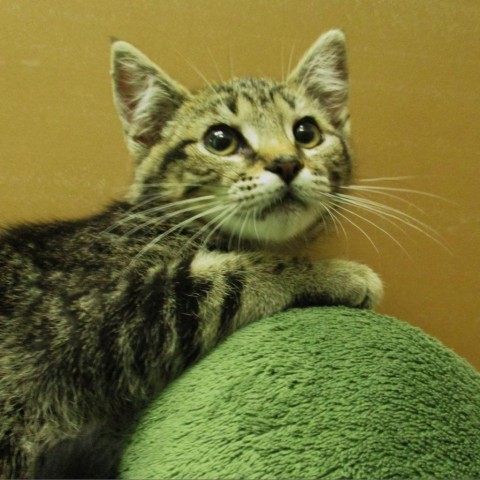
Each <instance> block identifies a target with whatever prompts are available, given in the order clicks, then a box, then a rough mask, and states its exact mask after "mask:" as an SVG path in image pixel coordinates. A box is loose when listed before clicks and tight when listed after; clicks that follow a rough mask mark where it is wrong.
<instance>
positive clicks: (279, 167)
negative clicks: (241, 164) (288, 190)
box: [265, 156, 303, 185]
mask: <svg viewBox="0 0 480 480" xmlns="http://www.w3.org/2000/svg"><path fill="white" fill-rule="evenodd" d="M302 168H303V165H302V163H301V162H300V160H299V159H298V158H297V157H294V156H285V157H277V158H275V159H274V160H273V161H272V163H270V165H267V166H266V167H265V170H268V171H269V172H272V173H275V174H277V175H278V176H279V177H280V178H281V179H282V180H283V181H284V182H285V183H286V184H287V185H288V184H289V183H290V182H291V181H292V180H293V179H294V178H295V177H296V176H297V174H298V172H299V171H300V170H301V169H302Z"/></svg>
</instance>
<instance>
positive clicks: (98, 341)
mask: <svg viewBox="0 0 480 480" xmlns="http://www.w3.org/2000/svg"><path fill="white" fill-rule="evenodd" d="M112 74H113V89H114V99H115V104H116V107H117V109H118V112H119V115H120V120H121V123H122V126H123V131H124V134H125V139H126V143H127V146H128V149H129V151H130V153H131V156H132V157H133V159H134V161H135V162H136V172H135V178H134V181H133V185H132V186H131V188H130V190H129V193H128V196H127V198H126V199H125V200H124V201H121V202H116V203H113V204H112V205H110V206H109V207H108V208H106V209H105V210H104V211H103V212H102V213H100V214H98V215H95V216H92V217H90V218H86V219H83V220H74V221H59V222H52V223H47V224H37V225H24V226H17V227H14V228H11V229H9V230H8V231H6V232H5V233H4V234H3V236H2V237H0V417H1V419H0V476H1V477H22V478H24V477H31V476H39V477H92V478H93V477H107V476H114V475H115V463H116V461H117V456H118V455H119V452H120V446H121V443H119V442H117V441H115V440H114V439H115V438H117V437H118V435H120V437H119V438H121V433H122V432H124V431H126V429H127V428H128V426H129V425H130V422H131V420H132V418H134V416H135V413H136V412H138V410H139V409H140V408H142V407H143V406H145V405H146V403H147V402H148V401H149V400H150V399H151V398H152V396H153V395H155V394H156V393H157V392H158V391H159V390H160V389H161V388H162V387H163V386H164V385H165V384H166V383H167V382H168V381H169V380H171V379H172V378H174V377H176V376H178V375H179V374H180V373H181V372H182V371H183V370H184V369H185V368H186V367H187V366H189V365H191V364H192V363H193V362H195V361H196V360H197V359H199V358H200V357H202V356H203V355H205V354H206V353H207V352H209V351H210V350H211V349H212V348H213V347H214V346H215V345H216V344H217V343H218V342H219V341H220V340H222V339H223V338H225V337H226V336H227V335H229V334H231V333H232V332H234V331H235V330H236V329H238V328H240V327H242V326H244V325H246V324H248V323H250V322H253V321H255V320H258V319H261V318H262V317H265V316H267V315H271V314H273V313H275V312H278V311H281V310H284V309H286V308H289V307H293V306H306V305H347V306H351V307H359V308H371V307H373V306H374V305H375V304H376V303H377V302H378V301H379V299H380V297H381V293H382V284H381V282H380V280H379V278H378V277H377V275H376V274H375V273H373V272H372V271H371V270H370V269H369V268H368V267H366V266H363V265H359V264H357V263H353V262H349V261H344V260H323V261H316V262H312V261H310V260H308V259H306V258H302V257H300V256H297V255H296V254H295V252H296V250H297V251H298V244H299V242H304V241H305V239H309V240H311V239H313V238H315V237H316V236H318V235H319V234H320V233H321V232H322V231H323V230H324V228H325V224H326V223H328V222H329V219H330V218H331V217H332V212H334V210H335V207H336V203H337V200H336V195H337V193H339V192H340V191H341V188H342V186H345V185H347V184H348V183H349V181H350V179H351V176H352V161H351V157H350V148H349V143H348V142H349V131H348V125H349V122H348V109H347V97H348V78H347V66H346V54H345V41H344V36H343V34H342V33H341V32H340V31H337V30H333V31H330V32H327V33H326V34H324V35H323V36H321V37H320V38H319V39H318V41H317V42H316V43H315V44H314V45H313V47H312V48H311V49H310V50H309V51H308V52H307V53H306V54H305V56H304V57H303V58H302V60H301V61H300V63H299V64H298V66H297V67H296V68H295V69H294V70H293V72H292V73H291V74H290V75H289V77H288V78H287V80H286V81H284V82H282V83H277V82H274V81H272V80H267V79H261V78H242V79H233V80H231V81H230V82H228V83H225V84H221V85H209V86H207V87H205V88H203V89H201V90H199V91H197V92H190V91H188V90H187V89H185V88H184V87H182V86H181V85H179V84H178V83H176V82H175V81H174V80H172V79H171V78H170V77H169V76H167V75H166V74H165V73H164V72H163V71H162V70H160V69H159V68H158V67H157V66H155V65H154V64H153V63H152V62H151V61H150V60H149V59H148V58H147V57H146V56H145V55H143V54H142V53H141V52H139V51H138V50H136V49H135V48H134V47H132V46H131V45H129V44H128V43H126V42H123V41H115V42H114V43H113V46H112ZM109 435H112V436H111V437H110V436H109ZM107 446H108V447H109V448H107ZM95 449H96V450H95ZM95 458H96V459H97V461H96V462H95V461H94V459H95ZM88 468H90V470H88Z"/></svg>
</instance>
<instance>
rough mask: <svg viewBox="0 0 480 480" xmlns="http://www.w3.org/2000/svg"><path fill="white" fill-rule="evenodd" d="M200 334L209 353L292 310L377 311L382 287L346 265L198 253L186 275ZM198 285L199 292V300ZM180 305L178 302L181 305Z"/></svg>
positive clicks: (356, 267) (354, 265)
mask: <svg viewBox="0 0 480 480" xmlns="http://www.w3.org/2000/svg"><path fill="white" fill-rule="evenodd" d="M185 275H186V277H189V281H187V282H185V285H190V287H191V290H192V291H191V292H189V294H190V295H193V297H192V298H196V301H195V302H194V305H195V308H196V311H195V312H192V313H193V314H194V316H197V317H198V318H199V321H200V322H201V321H202V319H204V321H203V325H200V327H199V331H200V335H202V340H203V342H202V343H203V346H204V348H205V349H207V350H208V348H209V347H211V346H212V344H213V343H214V339H218V338H222V337H224V336H226V335H227V334H228V333H230V332H232V331H234V330H236V329H237V328H239V327H241V326H243V325H245V324H247V323H249V322H252V321H254V320H257V319H260V318H262V317H265V316H268V315H271V314H273V313H276V312H279V311H281V310H284V309H285V308H288V307H293V306H307V305H345V306H350V307H358V308H371V307H373V306H375V305H376V304H377V303H378V302H379V300H380V298H381V296H382V290H383V289H382V283H381V281H380V279H379V277H378V276H377V275H376V274H375V273H374V272H373V271H372V270H371V269H370V268H369V267H366V266H364V265H360V264H358V263H354V262H349V261H344V260H324V261H317V262H311V261H309V260H306V259H297V258H290V259H288V258H281V257H275V256H269V255H265V254H257V253H241V252H240V253H218V252H199V253H198V254H197V255H196V256H195V258H194V259H193V261H192V262H191V264H190V268H189V269H188V270H187V271H186V272H185ZM195 285H199V286H201V290H202V292H201V294H198V293H196V292H195V291H194V290H195V287H194V286H195ZM177 301H178V300H177Z"/></svg>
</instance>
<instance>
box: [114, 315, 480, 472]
mask: <svg viewBox="0 0 480 480" xmlns="http://www.w3.org/2000/svg"><path fill="white" fill-rule="evenodd" d="M122 477H123V478H165V479H166V478H168V479H193V478H205V479H214V478H215V479H220V478H221V479H230V478H246V479H260V478H262V479H263V478H284V479H285V478H305V479H307V478H308V479H313V478H315V479H316V478H392V477H398V478H419V477H421V478H472V479H473V478H477V479H478V478H480V375H479V374H478V373H477V372H476V371H475V370H474V369H473V368H472V367H471V366H469V365H468V364H467V363H466V362H465V361H463V360H462V359H460V358H459V357H458V356H456V355H455V354H454V353H452V352H451V351H450V350H448V349H447V348H446V347H444V346H443V345H441V344H440V343H439V342H438V341H436V340H434V339H432V338H430V337H429V336H427V335H426V334H424V333H423V332H421V331H420V330H418V329H416V328H413V327H411V326H409V325H407V324H406V323H403V322H400V321H398V320H396V319H393V318H390V317H386V316H382V315H378V314H375V313H372V312H369V311H360V310H353V309H348V308H336V307H332V308H309V309H295V310H290V311H287V312H284V313H280V314H277V315H274V316H272V317H270V318H267V319H264V320H261V321H259V322H257V323H255V324H252V325H250V326H248V327H246V328H244V329H243V330H241V331H239V332H237V333H235V334H234V335H233V336H231V337H230V338H229V339H228V340H226V341H225V342H224V343H223V344H221V345H220V346H219V347H217V348H216V349H215V350H214V351H213V352H212V353H211V354H210V355H209V356H208V357H206V358H205V359H203V360H202V361H201V362H200V363H199V364H197V365H196V366H194V367H192V368H191V369H190V370H189V371H187V372H186V373H185V374H184V375H183V376H181V377H180V378H179V379H178V380H177V381H175V382H174V383H172V384H171V385H170V387H168V388H167V389H166V390H165V391H164V392H163V393H162V394H161V395H160V396H159V397H158V398H157V399H156V401H155V402H153V404H152V405H151V407H150V408H149V410H148V411H147V412H146V413H145V415H144V416H143V418H142V419H141V422H140V424H139V426H138V428H137V430H136V432H135V434H134V436H133V439H132V443H131V444H130V446H129V448H128V449H127V451H126V453H125V456H124V459H123V466H122Z"/></svg>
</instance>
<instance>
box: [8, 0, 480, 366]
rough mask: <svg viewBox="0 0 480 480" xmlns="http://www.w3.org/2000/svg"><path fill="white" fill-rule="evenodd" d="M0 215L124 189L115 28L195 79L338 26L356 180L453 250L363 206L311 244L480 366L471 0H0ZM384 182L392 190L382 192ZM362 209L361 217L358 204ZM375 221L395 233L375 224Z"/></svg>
mask: <svg viewBox="0 0 480 480" xmlns="http://www.w3.org/2000/svg"><path fill="white" fill-rule="evenodd" d="M0 25H1V28H0V92H1V100H0V223H2V224H10V223H13V222H16V221H19V220H35V219H48V218H58V217H75V216H80V215H84V214H87V213H92V212H95V211H97V210H98V209H99V208H101V206H102V205H104V204H105V203H106V202H107V201H109V200H110V199H112V198H118V197H119V196H120V195H121V194H122V191H123V190H124V188H125V186H126V185H127V184H128V182H129V179H130V175H131V165H130V162H129V160H128V157H127V153H126V149H125V147H124V144H123V140H122V135H121V131H120V125H119V122H118V120H117V117H116V113H115V111H114V108H113V105H112V102H111V93H110V80H109V74H108V68H109V67H108V64H109V39H108V38H109V36H110V35H113V36H116V37H119V38H122V39H126V40H129V41H131V42H132V43H134V44H135V45H136V46H137V47H139V48H140V49H142V50H143V51H145V53H147V54H148V55H150V56H151V57H152V58H153V59H154V60H156V61H157V62H158V63H159V64H160V65H161V66H162V67H163V68H164V69H165V70H167V71H168V72H169V73H170V74H171V75H172V76H174V77H175V78H177V79H178V80H180V81H181V82H183V83H184V84H185V85H187V86H189V87H196V86H199V85H201V84H202V83H203V80H202V79H201V75H199V74H198V73H197V72H196V70H200V71H201V73H202V75H204V76H205V77H207V78H209V79H211V80H219V79H220V77H228V76H230V75H231V74H232V73H233V74H235V75H237V76H242V75H258V74H261V75H266V76H272V77H275V78H280V77H281V76H282V75H284V74H285V72H286V70H287V66H288V63H289V58H290V57H292V58H293V60H294V61H296V60H297V59H298V58H299V56H300V54H301V53H302V51H303V50H304V49H305V48H307V47H308V46H309V45H310V43H311V42H313V41H314V40H315V39H316V37H317V36H318V35H319V34H320V33H321V32H322V31H324V30H327V29H329V28H332V27H340V28H343V29H344V31H345V32H346V34H347V38H348V48H349V60H350V71H351V79H352V94H351V110H352V121H353V131H354V135H355V150H356V159H357V161H358V164H359V167H358V176H359V178H369V177H375V178H377V177H386V176H394V177H397V176H411V177H412V178H410V179H405V180H395V181H394V180H392V181H382V182H378V183H372V184H368V183H360V184H361V185H377V186H380V185H382V186H388V187H392V188H407V189H415V190H420V191H424V192H430V193H433V194H436V195H439V196H441V197H444V198H445V199H448V200H452V201H455V202H456V204H451V203H448V202H446V201H442V200H438V199H436V198H433V197H427V196H423V195H420V194H414V193H407V192H403V193H398V192H397V194H399V195H401V196H402V198H403V199H406V200H408V201H409V202H413V203H414V204H415V205H416V206H417V207H418V208H421V209H422V211H420V210H418V209H417V208H415V207H413V206H411V205H407V204H406V203H403V202H401V201H399V200H394V199H392V198H390V197H386V196H381V195H379V194H376V195H374V194H372V195H370V198H372V199H377V200H382V199H383V200H384V201H385V202H387V204H388V205H391V206H395V207H396V208H401V209H402V210H404V211H405V212H406V213H408V214H409V215H414V216H415V217H417V218H418V219H420V220H421V221H423V222H426V223H427V224H428V225H430V226H431V227H432V228H434V229H435V230H436V231H437V232H438V233H439V234H440V235H441V236H442V238H443V240H442V241H443V243H444V244H445V245H446V246H447V247H448V249H449V250H450V251H451V254H449V253H447V252H446V251H445V249H443V248H442V247H440V246H438V245H437V244H436V243H435V242H434V241H432V240H431V239H430V238H427V237H426V236H425V235H423V234H422V233H420V232H419V231H417V230H415V229H413V228H410V227H407V226H405V225H402V224H399V226H402V228H404V230H405V233H403V232H402V231H401V230H399V229H398V228H397V227H395V226H394V225H392V224H390V223H388V222H387V221H379V219H378V218H377V217H375V215H373V214H369V215H366V217H367V219H368V220H360V219H359V218H358V217H356V216H355V215H354V214H350V216H349V218H350V219H351V220H352V221H355V222H356V223H358V225H359V226H361V228H362V229H364V230H365V232H366V233H367V234H368V235H369V236H370V237H371V239H372V241H373V242H374V243H375V245H376V248H377V249H378V250H379V253H377V251H376V250H375V249H374V248H373V246H372V245H371V243H370V241H369V240H367V238H366V237H365V236H364V235H363V234H362V233H361V232H360V231H359V230H358V229H357V228H356V227H353V226H352V225H350V224H349V223H348V222H347V221H345V222H344V224H345V229H346V230H347V233H348V242H347V241H346V240H345V238H344V235H343V233H342V232H341V231H340V234H339V238H338V239H336V238H332V239H331V240H330V241H327V242H324V243H323V244H320V245H318V246H316V247H315V252H316V254H317V255H324V254H327V253H328V254H335V255H339V256H347V257H349V258H352V259H357V260H360V261H364V262H366V263H368V264H370V265H371V266H372V267H373V268H375V269H376V270H377V271H378V272H379V273H380V274H381V275H382V277H383V279H384V281H385V284H386V299H385V302H384V304H383V305H382V307H381V311H382V312H385V313H389V314H392V315H395V316H397V317H399V318H402V319H404V320H406V321H408V322H410V323H412V324H415V325H418V326H420V327H422V328H423V329H425V330H426V331H428V332H429V333H431V334H433V335H435V336H436V337H438V338H440V339H441V340H442V341H443V342H444V343H446V344H447V345H448V346H450V347H452V348H453V349H455V350H456V351H457V352H458V353H460V354H461V355H463V356H465V357H466V358H468V359H469V360H470V361H471V362H472V363H473V364H475V365H476V366H477V368H480V352H479V349H478V345H479V336H480V312H479V308H478V307H479V303H480V302H479V296H480V292H479V291H478V271H479V270H480V268H479V267H480V212H479V205H480V193H479V188H478V178H479V176H480V135H479V131H478V129H479V107H480V68H479V67H480V60H479V59H480V41H479V38H480V2H478V0H421V1H419V0H389V1H380V0H378V1H376V0H364V1H355V0H302V1H298V0H283V1H280V0H278V1H274V0H268V1H267V0H263V1H260V0H257V1H252V0H250V1H246V0H195V1H194V0H190V1H186V0H184V1H180V0H179V1H167V0H164V1H160V0H156V1H141V0H137V1H133V0H131V1H126V0H117V1H114V0H112V1H107V0H100V1H99V0H95V1H93V0H21V1H11V0H0ZM386 192H387V193H395V192H392V191H386ZM358 213H362V212H360V211H357V214H358ZM369 222H376V223H378V225H379V226H380V227H381V228H382V229H384V230H387V231H388V232H389V234H390V235H391V236H393V237H394V238H395V239H396V240H397V241H398V242H399V243H401V245H402V246H403V249H404V250H405V251H406V252H405V251H404V250H403V249H402V248H400V247H399V246H398V245H397V244H396V243H395V241H394V240H392V239H391V238H390V237H389V236H387V235H386V234H385V233H383V232H382V231H381V230H379V229H378V228H376V227H375V226H373V225H372V224H371V223H369Z"/></svg>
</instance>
